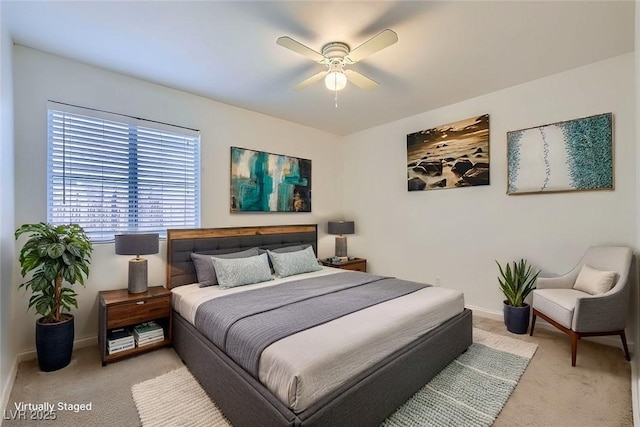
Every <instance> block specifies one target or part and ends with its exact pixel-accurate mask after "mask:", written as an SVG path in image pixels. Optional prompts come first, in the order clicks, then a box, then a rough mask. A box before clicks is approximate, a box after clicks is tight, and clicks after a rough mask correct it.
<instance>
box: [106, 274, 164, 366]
mask: <svg viewBox="0 0 640 427" xmlns="http://www.w3.org/2000/svg"><path fill="white" fill-rule="evenodd" d="M98 296H99V299H100V306H99V316H100V317H99V331H98V344H99V346H100V355H101V357H102V366H105V365H106V364H107V363H108V362H113V361H116V360H119V359H122V358H125V357H128V356H133V355H135V354H139V353H143V352H146V351H149V350H155V349H157V348H160V347H165V346H169V345H171V291H170V290H168V289H165V288H164V287H162V286H150V287H149V289H148V290H147V292H143V293H139V294H130V293H129V291H128V290H127V289H117V290H114V291H100V292H99V293H98ZM150 320H154V321H155V322H156V323H158V324H159V325H160V326H162V328H163V329H164V340H162V341H159V342H156V343H153V344H149V345H146V346H143V347H135V348H132V349H129V350H124V351H120V352H118V353H114V354H107V332H108V331H110V330H112V329H116V328H124V327H133V326H135V325H137V324H139V323H142V322H148V321H150Z"/></svg>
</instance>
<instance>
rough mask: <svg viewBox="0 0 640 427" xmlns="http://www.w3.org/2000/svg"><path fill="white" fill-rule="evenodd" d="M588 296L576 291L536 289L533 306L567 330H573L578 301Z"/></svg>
mask: <svg viewBox="0 0 640 427" xmlns="http://www.w3.org/2000/svg"><path fill="white" fill-rule="evenodd" d="M588 296H589V294H587V293H586V292H582V291H578V290H576V289H536V290H534V291H533V301H532V303H531V306H532V307H533V308H535V309H536V310H538V311H539V312H541V313H544V314H546V315H547V316H549V317H550V318H552V319H553V320H555V321H556V322H558V323H559V324H561V325H562V326H564V327H565V328H568V329H571V321H572V319H573V311H574V309H575V308H576V301H577V300H578V298H584V297H588Z"/></svg>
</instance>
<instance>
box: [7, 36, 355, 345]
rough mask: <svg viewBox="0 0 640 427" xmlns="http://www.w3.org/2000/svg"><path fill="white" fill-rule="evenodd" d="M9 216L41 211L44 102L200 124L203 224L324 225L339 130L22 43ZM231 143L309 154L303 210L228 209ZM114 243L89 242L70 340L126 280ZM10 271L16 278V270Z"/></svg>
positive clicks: (325, 243)
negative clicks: (101, 299)
mask: <svg viewBox="0 0 640 427" xmlns="http://www.w3.org/2000/svg"><path fill="white" fill-rule="evenodd" d="M14 76H15V78H14V80H15V87H14V89H15V134H16V194H17V195H19V197H17V200H16V223H17V224H18V225H20V224H22V223H30V222H38V221H44V220H46V182H47V181H46V157H47V132H46V111H47V110H46V101H47V100H55V101H62V102H67V103H71V104H76V105H81V106H85V107H92V108H99V109H104V110H107V111H112V112H117V113H122V114H130V115H133V116H137V117H143V118H147V119H152V120H158V121H162V122H167V123H172V124H179V125H182V126H187V127H191V128H196V129H199V130H200V131H201V137H202V140H201V156H202V157H201V163H202V174H201V179H202V185H201V194H202V211H201V212H202V227H224V226H241V225H270V224H293V223H297V224H307V223H318V224H321V225H322V224H325V223H326V221H327V220H328V219H330V218H332V217H335V215H336V213H337V212H340V203H341V200H340V197H339V194H337V193H336V189H337V188H339V185H338V184H339V183H341V182H342V180H341V177H340V171H339V170H336V168H335V167H334V165H335V158H336V156H335V153H336V151H337V150H338V149H339V141H340V138H339V137H337V136H335V135H332V134H329V133H326V132H321V131H318V130H315V129H311V128H307V127H304V126H300V125H297V124H294V123H291V122H286V121H283V120H280V119H275V118H272V117H268V116H265V115H262V114H258V113H254V112H250V111H247V110H243V109H240V108H236V107H231V106H229V105H226V104H222V103H219V102H215V101H212V100H209V99H206V98H202V97H199V96H195V95H192V94H189V93H185V92H181V91H177V90H173V89H168V88H166V87H162V86H159V85H155V84H151V83H148V82H144V81H141V80H138V79H134V78H130V77H126V76H123V75H119V74H115V73H111V72H108V71H105V70H102V69H99V68H94V67H90V66H87V65H85V64H81V63H78V62H74V61H70V60H67V59H64V58H61V57H58V56H54V55H50V54H46V53H43V52H39V51H36V50H33V49H29V48H25V47H22V46H16V47H15V55H14ZM232 145H234V146H239V147H245V148H252V149H258V150H265V151H270V152H274V153H282V154H287V155H292V156H297V157H303V158H307V159H311V160H312V174H313V176H312V188H313V200H312V211H313V212H312V213H289V214H230V213H229V151H230V150H229V147H230V146H232ZM319 228H320V232H321V234H320V237H319V254H320V255H321V256H329V255H330V254H331V252H332V250H333V247H332V244H333V239H331V237H330V236H325V235H324V227H323V226H321V227H319ZM165 250H166V249H165V246H164V244H162V243H161V247H160V254H158V255H152V256H147V258H148V259H149V272H150V273H149V283H150V284H164V283H165V259H166V256H165ZM113 251H114V248H113V244H100V245H94V255H93V260H92V268H91V274H90V277H89V281H88V283H87V287H86V289H82V288H79V289H77V290H78V292H79V294H80V295H79V300H78V303H79V307H80V308H79V310H77V311H76V312H74V313H75V314H76V339H82V338H86V337H95V336H96V335H97V328H98V311H97V294H98V291H99V290H104V289H117V288H126V284H127V271H128V270H127V262H128V257H123V256H117V255H114V253H113ZM14 280H15V281H16V283H19V282H18V280H20V277H19V272H18V271H17V262H16V273H15V277H14ZM27 299H28V294H27V293H26V292H22V291H20V292H19V293H18V296H17V301H15V305H16V306H17V307H19V308H20V309H18V310H17V313H16V315H15V317H14V324H15V325H18V326H17V327H18V328H19V331H18V336H19V341H18V348H19V349H20V350H21V351H24V350H31V349H33V348H34V336H33V329H34V326H33V322H34V320H35V315H34V314H33V313H31V312H29V313H25V310H23V308H25V309H26V307H27Z"/></svg>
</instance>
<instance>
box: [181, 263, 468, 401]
mask: <svg viewBox="0 0 640 427" xmlns="http://www.w3.org/2000/svg"><path fill="white" fill-rule="evenodd" d="M341 272H344V270H338V269H334V268H329V267H324V268H323V269H322V270H320V271H317V272H313V273H305V274H300V275H296V276H291V277H287V278H284V279H276V280H272V281H269V282H264V283H259V284H255V285H248V286H240V287H236V288H231V289H224V290H223V289H220V288H219V287H217V286H210V287H205V288H199V287H198V285H197V284H195V285H186V286H180V287H177V288H174V289H172V294H173V298H172V304H173V308H174V309H175V310H176V311H177V312H178V313H180V315H181V316H182V317H184V318H185V319H187V320H188V321H189V322H191V324H194V323H195V321H194V319H195V313H196V311H197V308H198V306H199V305H200V304H202V303H203V302H205V301H207V300H209V299H212V298H217V297H219V296H223V295H228V294H230V293H237V292H245V291H247V290H250V289H256V288H262V287H267V286H273V285H275V284H280V283H285V282H287V281H291V280H299V279H302V278H305V277H313V276H319V275H326V274H340V273H341ZM463 310H464V297H463V294H462V292H460V291H456V290H452V289H447V288H440V287H428V288H424V289H421V290H419V291H417V292H413V293H411V294H408V295H405V296H402V297H400V298H396V299H393V300H390V301H386V302H384V303H381V304H378V305H375V306H372V307H368V308H366V309H364V310H360V311H358V312H355V313H351V314H349V315H346V316H343V317H341V318H338V319H336V320H332V321H330V322H327V323H325V324H322V325H319V326H316V327H314V328H311V329H307V330H305V331H302V332H298V333H296V334H294V335H291V336H289V337H287V338H283V339H281V340H279V341H277V342H275V343H273V344H271V345H270V346H269V347H267V348H266V349H265V350H264V351H263V352H262V356H261V358H260V365H259V379H260V381H261V382H262V383H263V384H264V385H265V386H266V387H267V388H268V389H269V390H271V392H272V393H273V394H274V395H276V396H277V397H278V398H279V399H280V400H281V401H282V402H283V403H284V404H285V405H287V406H288V407H289V408H291V410H293V411H294V412H301V411H303V410H305V409H306V408H308V407H309V405H311V404H312V403H313V402H315V401H316V400H317V399H319V398H321V397H323V396H324V395H326V394H327V393H329V392H331V391H333V390H335V389H336V388H337V387H339V386H340V385H341V384H342V383H344V382H345V381H346V380H347V379H348V378H350V377H352V376H353V375H354V373H356V372H361V371H363V370H365V369H366V368H368V367H370V366H371V365H373V364H375V363H376V362H378V361H380V360H381V359H383V358H384V357H386V356H388V355H389V354H391V353H392V352H394V351H395V350H397V349H399V348H401V347H403V346H405V345H406V344H408V343H410V342H411V341H413V340H415V339H416V338H418V337H420V336H422V335H424V334H425V333H426V332H428V331H430V330H431V329H433V328H435V327H436V326H438V325H440V324H441V323H443V322H444V321H446V320H448V319H450V318H451V317H453V316H455V315H456V314H458V313H460V312H462V311H463Z"/></svg>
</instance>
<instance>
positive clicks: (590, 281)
mask: <svg viewBox="0 0 640 427" xmlns="http://www.w3.org/2000/svg"><path fill="white" fill-rule="evenodd" d="M615 278H616V272H615V271H602V270H596V269H595V268H592V267H590V266H588V265H587V264H584V265H583V266H582V269H581V270H580V273H578V277H577V278H576V283H575V284H574V285H573V289H577V290H579V291H582V292H586V293H588V294H591V295H598V294H603V293H605V292H607V291H608V290H609V289H611V288H612V287H613V281H614V280H615Z"/></svg>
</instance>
